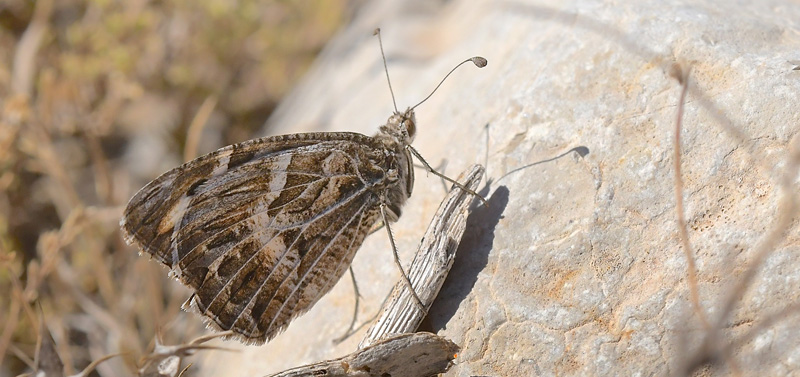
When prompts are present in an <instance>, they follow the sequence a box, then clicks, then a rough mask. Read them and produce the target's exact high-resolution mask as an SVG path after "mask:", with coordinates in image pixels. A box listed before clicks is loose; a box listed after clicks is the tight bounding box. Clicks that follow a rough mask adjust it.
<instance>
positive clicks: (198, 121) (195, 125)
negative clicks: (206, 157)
mask: <svg viewBox="0 0 800 377" xmlns="http://www.w3.org/2000/svg"><path fill="white" fill-rule="evenodd" d="M216 106H217V97H216V96H213V95H211V96H208V97H206V99H205V100H204V101H203V104H202V105H200V108H199V109H197V113H195V114H194V118H192V123H190V124H189V130H188V131H186V146H185V147H184V148H183V160H184V161H191V160H193V159H195V158H196V157H197V146H198V145H199V144H200V136H201V135H202V134H203V127H205V125H206V123H208V118H209V117H210V116H211V113H212V112H213V111H214V108H215V107H216Z"/></svg>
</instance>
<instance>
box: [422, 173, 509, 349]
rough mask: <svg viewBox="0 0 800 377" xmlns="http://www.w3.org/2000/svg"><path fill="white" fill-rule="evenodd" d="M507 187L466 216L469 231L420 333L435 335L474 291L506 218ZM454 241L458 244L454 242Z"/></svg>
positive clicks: (459, 247) (493, 194) (502, 187)
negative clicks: (503, 219) (497, 230)
mask: <svg viewBox="0 0 800 377" xmlns="http://www.w3.org/2000/svg"><path fill="white" fill-rule="evenodd" d="M488 190H489V185H488V184H487V185H486V186H485V187H484V189H483V190H481V191H480V192H479V193H480V194H481V195H485V192H486V191H488ZM508 194H509V191H508V188H507V187H506V186H500V187H498V188H497V189H496V190H495V191H494V193H492V196H491V197H490V198H488V200H487V201H488V202H489V205H488V206H484V205H482V204H477V205H475V208H473V210H472V212H471V213H470V215H469V216H468V217H467V225H466V231H465V232H464V237H463V238H462V240H461V243H460V244H459V246H458V251H456V255H457V257H456V259H455V261H454V262H453V267H452V268H451V269H450V273H449V274H448V275H447V279H446V280H445V281H444V284H443V285H442V289H441V290H440V291H439V295H438V296H437V298H436V301H434V302H433V305H432V306H431V308H430V310H429V311H428V316H427V317H426V318H425V320H424V321H423V322H422V324H421V325H420V330H421V331H431V332H434V333H436V332H437V331H438V330H440V329H442V328H444V327H445V325H446V324H447V322H448V321H449V320H450V318H452V317H453V315H454V314H455V312H456V309H458V305H459V303H461V301H463V300H464V299H465V298H466V297H467V295H469V293H470V292H471V291H472V288H473V287H474V286H475V283H476V282H477V280H478V273H480V272H481V271H482V270H483V269H484V268H485V267H486V265H487V263H488V261H489V253H490V252H491V251H492V245H493V244H494V229H495V227H497V224H498V223H499V222H500V219H501V218H503V212H505V209H506V206H507V205H508ZM451 242H456V241H455V240H451Z"/></svg>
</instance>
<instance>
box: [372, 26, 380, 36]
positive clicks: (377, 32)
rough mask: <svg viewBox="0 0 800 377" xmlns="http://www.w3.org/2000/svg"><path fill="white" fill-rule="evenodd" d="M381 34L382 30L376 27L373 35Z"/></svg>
mask: <svg viewBox="0 0 800 377" xmlns="http://www.w3.org/2000/svg"><path fill="white" fill-rule="evenodd" d="M380 33H381V28H379V27H376V28H375V30H373V31H372V35H378V34H380Z"/></svg>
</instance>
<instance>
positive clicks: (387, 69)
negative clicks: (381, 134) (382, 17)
mask: <svg viewBox="0 0 800 377" xmlns="http://www.w3.org/2000/svg"><path fill="white" fill-rule="evenodd" d="M372 35H377V36H378V45H379V46H381V58H383V71H384V72H386V81H387V82H388V83H389V93H392V105H394V112H398V111H397V101H395V99H394V90H392V80H390V79H389V68H388V67H386V54H384V53H383V41H382V40H381V28H377V29H375V31H374V32H373V33H372Z"/></svg>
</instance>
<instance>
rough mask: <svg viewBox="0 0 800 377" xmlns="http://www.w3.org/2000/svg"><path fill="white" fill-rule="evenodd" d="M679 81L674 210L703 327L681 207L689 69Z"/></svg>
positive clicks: (695, 271)
mask: <svg viewBox="0 0 800 377" xmlns="http://www.w3.org/2000/svg"><path fill="white" fill-rule="evenodd" d="M678 74H679V75H680V77H679V81H680V82H681V96H680V99H679V100H678V115H677V119H676V120H675V142H674V143H673V148H674V149H673V161H674V163H675V211H676V212H677V215H678V231H679V234H680V239H681V244H682V246H683V252H684V254H685V255H686V264H687V271H686V276H687V279H688V280H689V293H690V295H691V300H692V306H693V307H694V311H695V313H697V316H698V318H700V322H701V323H702V324H703V327H704V328H705V329H708V328H709V327H710V324H709V323H708V319H707V318H706V313H705V310H703V307H702V306H701V305H700V293H699V289H698V286H697V265H696V263H695V258H694V251H693V250H692V245H691V243H689V230H688V227H687V225H686V214H685V209H684V207H683V175H682V173H681V125H682V120H683V109H684V104H685V102H686V93H687V92H688V90H689V70H688V69H687V70H686V71H685V73H684V72H681V73H678Z"/></svg>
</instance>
